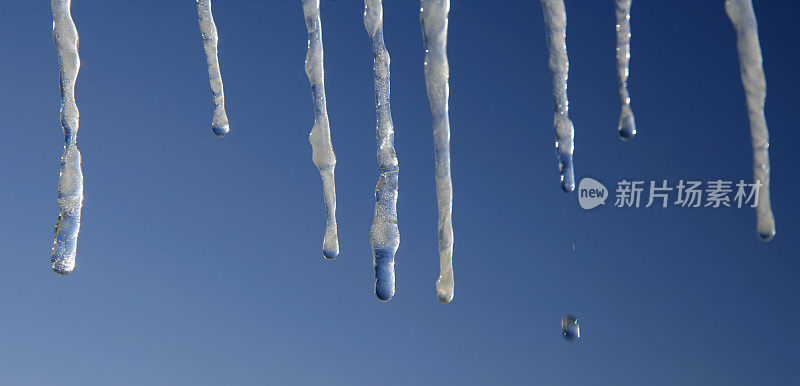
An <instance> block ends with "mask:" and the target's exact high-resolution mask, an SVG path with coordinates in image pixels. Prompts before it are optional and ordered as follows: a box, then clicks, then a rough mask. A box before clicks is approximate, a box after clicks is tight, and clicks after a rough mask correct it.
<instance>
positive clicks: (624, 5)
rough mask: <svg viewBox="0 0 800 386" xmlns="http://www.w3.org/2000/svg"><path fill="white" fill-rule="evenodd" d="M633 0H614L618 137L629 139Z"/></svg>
mask: <svg viewBox="0 0 800 386" xmlns="http://www.w3.org/2000/svg"><path fill="white" fill-rule="evenodd" d="M632 2H633V0H615V1H614V5H615V12H614V13H615V14H616V17H617V77H618V79H619V96H620V99H621V100H622V110H621V112H620V115H619V125H618V126H617V130H618V131H619V136H620V138H622V139H624V140H626V141H627V140H629V139H631V138H633V136H634V135H636V122H635V120H634V119H633V111H632V110H631V97H630V95H629V94H628V73H629V65H628V62H629V61H630V59H631V3H632Z"/></svg>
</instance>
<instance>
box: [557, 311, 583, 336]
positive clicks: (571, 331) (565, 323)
mask: <svg viewBox="0 0 800 386" xmlns="http://www.w3.org/2000/svg"><path fill="white" fill-rule="evenodd" d="M561 336H563V337H564V339H566V340H568V341H575V340H577V339H578V338H580V337H581V325H580V324H578V318H577V317H575V316H573V315H566V316H564V317H563V318H561Z"/></svg>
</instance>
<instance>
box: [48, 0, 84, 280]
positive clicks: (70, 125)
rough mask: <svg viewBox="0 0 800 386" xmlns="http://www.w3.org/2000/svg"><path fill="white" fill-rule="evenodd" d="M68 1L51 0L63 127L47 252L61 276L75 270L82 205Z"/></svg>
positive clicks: (76, 62)
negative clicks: (54, 217) (50, 245)
mask: <svg viewBox="0 0 800 386" xmlns="http://www.w3.org/2000/svg"><path fill="white" fill-rule="evenodd" d="M70 5H71V1H70V0H51V1H50V6H51V7H52V9H53V44H54V45H55V47H56V50H57V51H58V67H59V81H60V82H59V83H60V85H61V128H62V129H63V130H64V137H65V144H64V154H63V155H62V156H61V172H60V175H59V177H58V210H59V215H58V221H57V222H56V227H55V241H54V242H53V250H52V251H51V253H50V262H51V264H52V266H53V271H54V272H55V273H57V274H59V275H61V276H65V275H67V274H69V273H70V272H72V270H73V269H75V253H76V250H77V247H78V232H79V231H80V228H81V206H82V205H83V172H82V171H81V152H80V151H78V144H77V141H78V106H77V105H76V104H75V79H76V78H77V77H78V69H79V68H80V66H81V60H80V58H79V57H78V30H77V29H76V28H75V23H73V22H72V15H70Z"/></svg>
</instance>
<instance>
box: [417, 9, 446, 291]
mask: <svg viewBox="0 0 800 386" xmlns="http://www.w3.org/2000/svg"><path fill="white" fill-rule="evenodd" d="M420 3H421V7H420V10H419V11H420V21H421V23H422V38H423V41H424V43H425V82H426V83H427V88H428V101H429V102H430V105H431V113H432V114H433V146H434V149H435V156H436V198H437V201H438V205H439V269H440V271H439V279H438V280H436V292H437V293H438V295H439V301H441V302H442V303H450V301H452V300H453V296H454V282H453V221H452V218H451V215H452V212H453V182H452V181H451V179H450V117H449V116H448V113H447V110H448V106H447V100H448V99H449V97H450V85H449V84H448V81H449V78H450V70H449V67H448V64H447V14H448V12H450V0H421V1H420Z"/></svg>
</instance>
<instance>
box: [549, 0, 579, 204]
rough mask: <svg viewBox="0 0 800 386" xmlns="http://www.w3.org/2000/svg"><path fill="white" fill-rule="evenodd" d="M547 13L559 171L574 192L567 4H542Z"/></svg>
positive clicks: (564, 184) (564, 185)
mask: <svg viewBox="0 0 800 386" xmlns="http://www.w3.org/2000/svg"><path fill="white" fill-rule="evenodd" d="M541 1H542V11H544V24H545V28H546V29H547V46H548V49H549V51H550V73H551V74H552V76H553V103H554V104H555V113H554V116H553V125H554V126H555V129H556V155H557V156H558V170H559V172H560V173H561V189H563V190H564V191H565V192H571V191H573V190H574V189H575V173H574V171H573V170H572V149H573V148H574V144H573V141H574V138H575V129H574V127H573V126H572V121H571V120H570V119H569V114H568V113H569V101H568V100H567V76H568V74H569V59H568V58H567V12H566V9H565V8H564V0H541Z"/></svg>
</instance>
